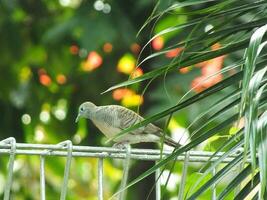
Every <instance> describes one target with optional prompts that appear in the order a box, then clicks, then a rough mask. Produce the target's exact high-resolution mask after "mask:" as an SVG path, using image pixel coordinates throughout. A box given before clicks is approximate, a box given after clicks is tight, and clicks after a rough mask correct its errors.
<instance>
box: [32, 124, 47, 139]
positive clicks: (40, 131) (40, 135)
mask: <svg viewBox="0 0 267 200" xmlns="http://www.w3.org/2000/svg"><path fill="white" fill-rule="evenodd" d="M44 138H45V132H44V128H43V127H42V126H37V127H36V128H35V131H34V140H35V141H37V142H41V141H43V140H44Z"/></svg>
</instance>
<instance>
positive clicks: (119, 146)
mask: <svg viewBox="0 0 267 200" xmlns="http://www.w3.org/2000/svg"><path fill="white" fill-rule="evenodd" d="M128 145H129V143H128V142H117V143H115V144H114V145H113V146H112V147H113V148H117V149H127V146H128Z"/></svg>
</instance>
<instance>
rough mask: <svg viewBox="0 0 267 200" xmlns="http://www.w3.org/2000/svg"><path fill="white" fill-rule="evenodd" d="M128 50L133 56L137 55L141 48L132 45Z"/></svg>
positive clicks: (137, 45) (134, 44) (135, 44)
mask: <svg viewBox="0 0 267 200" xmlns="http://www.w3.org/2000/svg"><path fill="white" fill-rule="evenodd" d="M130 48H131V51H132V52H133V53H134V54H138V53H139V52H140V50H141V46H140V45H139V44H137V43H133V44H132V45H131V47H130Z"/></svg>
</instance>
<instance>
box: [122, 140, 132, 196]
mask: <svg viewBox="0 0 267 200" xmlns="http://www.w3.org/2000/svg"><path fill="white" fill-rule="evenodd" d="M125 147H126V157H125V160H124V166H123V168H124V169H123V175H122V181H121V186H120V190H121V191H120V193H119V200H125V198H126V194H127V191H126V190H125V187H126V185H127V180H128V175H129V169H130V160H131V159H130V156H131V145H130V144H126V145H125Z"/></svg>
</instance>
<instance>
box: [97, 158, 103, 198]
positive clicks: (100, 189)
mask: <svg viewBox="0 0 267 200" xmlns="http://www.w3.org/2000/svg"><path fill="white" fill-rule="evenodd" d="M98 200H103V158H99V159H98Z"/></svg>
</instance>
